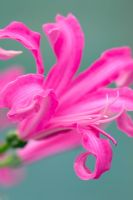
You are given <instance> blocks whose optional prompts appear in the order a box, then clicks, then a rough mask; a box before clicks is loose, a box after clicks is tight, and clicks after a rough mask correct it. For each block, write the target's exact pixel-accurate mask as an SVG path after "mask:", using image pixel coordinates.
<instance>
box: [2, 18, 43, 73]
mask: <svg viewBox="0 0 133 200" xmlns="http://www.w3.org/2000/svg"><path fill="white" fill-rule="evenodd" d="M5 38H10V39H13V40H17V41H18V42H20V43H21V44H23V45H24V47H26V48H27V49H28V50H30V51H31V52H32V54H33V56H34V58H35V60H36V64H37V71H38V73H43V61H42V56H41V53H40V34H39V33H37V32H34V31H32V30H30V29H29V28H28V27H27V26H26V25H25V24H23V23H22V22H15V21H14V22H12V23H11V24H9V25H8V26H6V27H5V28H3V29H1V30H0V39H5Z"/></svg>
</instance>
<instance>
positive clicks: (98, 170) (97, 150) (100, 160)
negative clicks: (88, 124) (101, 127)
mask: <svg viewBox="0 0 133 200" xmlns="http://www.w3.org/2000/svg"><path fill="white" fill-rule="evenodd" d="M83 146H84V148H85V149H86V150H87V152H86V153H82V154H80V155H79V156H78V157H77V159H76V161H75V164H74V170H75V172H76V174H77V176H78V177H79V178H80V179H82V180H90V179H97V178H99V177H100V176H101V175H102V174H103V173H104V172H106V171H108V170H109V169H110V167H111V161H112V149H111V145H110V143H109V141H107V140H105V139H101V138H98V137H97V136H96V135H95V133H93V132H91V131H89V130H88V131H87V130H83ZM89 155H93V156H94V157H95V158H96V163H95V169H94V171H93V172H92V171H91V170H90V169H89V168H88V167H87V166H86V161H87V158H88V156H89Z"/></svg>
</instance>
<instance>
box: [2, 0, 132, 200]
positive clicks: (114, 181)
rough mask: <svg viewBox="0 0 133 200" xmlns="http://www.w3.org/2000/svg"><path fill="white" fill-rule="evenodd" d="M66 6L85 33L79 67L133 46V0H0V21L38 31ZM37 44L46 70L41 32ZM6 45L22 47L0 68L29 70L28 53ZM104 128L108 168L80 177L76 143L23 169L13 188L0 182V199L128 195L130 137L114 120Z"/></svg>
mask: <svg viewBox="0 0 133 200" xmlns="http://www.w3.org/2000/svg"><path fill="white" fill-rule="evenodd" d="M69 12H72V13H73V14H74V15H76V17H77V18H78V19H79V21H80V23H81V25H82V27H83V30H84V33H85V39H86V46H85V50H84V56H83V60H82V66H81V70H83V69H85V68H86V67H87V66H88V65H89V64H90V63H91V62H92V61H93V60H94V59H96V58H97V57H98V56H99V55H100V54H101V53H102V52H103V51H104V50H105V49H107V48H111V47H115V46H122V45H129V46H130V47H132V48H133V0H82V1H80V0H71V1H70V0H53V1H50V0H49V1H46V0H11V1H10V0H8V1H7V0H0V27H1V28H2V27H3V26H5V25H7V24H8V23H9V22H11V21H13V20H19V21H23V22H24V23H26V24H27V25H28V26H29V27H30V28H32V29H33V30H36V31H38V32H41V33H42V30H41V26H42V24H43V23H46V22H49V21H51V22H53V20H54V17H55V15H56V14H57V13H61V14H63V15H66V14H67V13H69ZM42 36H43V38H42V42H41V48H42V52H43V57H44V60H45V66H46V71H48V69H49V68H50V66H51V65H52V64H53V63H54V60H55V58H54V56H53V54H52V51H51V49H50V47H49V45H48V42H47V40H46V38H45V36H44V35H43V33H42ZM0 46H2V47H5V48H7V49H10V48H14V49H21V50H24V53H23V55H21V56H19V57H17V58H15V59H12V60H11V61H8V62H1V64H0V67H1V69H3V68H5V67H7V66H9V65H12V64H18V65H19V64H20V65H22V66H24V67H25V69H26V72H29V71H30V72H34V71H35V64H34V60H33V58H32V56H31V55H30V53H29V52H28V51H27V50H25V49H23V48H22V46H21V45H20V44H18V43H16V42H14V41H9V40H8V41H7V40H6V41H0ZM108 131H110V133H112V135H114V136H115V138H116V139H117V140H118V146H117V147H116V148H115V147H113V149H114V157H113V163H112V168H111V170H110V172H109V173H106V174H104V175H103V176H102V177H101V178H100V179H99V180H97V181H80V180H79V179H78V178H77V177H76V175H75V174H74V171H73V162H74V159H75V156H76V155H77V154H78V153H79V151H81V149H76V150H73V151H70V152H67V153H64V154H61V155H57V156H55V157H50V158H47V159H45V160H42V161H40V162H38V163H36V164H34V165H32V166H30V167H28V169H27V173H26V178H25V179H24V181H23V182H22V183H20V184H18V185H17V186H15V187H13V188H8V189H6V188H0V200H24V199H25V200H37V199H41V200H42V199H44V200H53V199H55V200H89V199H90V200H107V199H108V200H112V199H121V200H125V199H127V200H132V199H133V139H130V138H128V137H126V136H125V135H124V134H122V133H120V132H119V131H118V130H117V129H116V128H115V126H114V125H112V126H110V127H109V128H108Z"/></svg>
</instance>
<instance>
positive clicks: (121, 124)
mask: <svg viewBox="0 0 133 200" xmlns="http://www.w3.org/2000/svg"><path fill="white" fill-rule="evenodd" d="M117 125H118V128H119V129H120V130H121V131H122V132H124V133H126V134H127V135H128V136H129V137H133V120H132V118H131V117H130V116H129V115H128V114H127V113H126V112H124V113H123V114H122V115H121V116H120V117H119V118H118V119H117Z"/></svg>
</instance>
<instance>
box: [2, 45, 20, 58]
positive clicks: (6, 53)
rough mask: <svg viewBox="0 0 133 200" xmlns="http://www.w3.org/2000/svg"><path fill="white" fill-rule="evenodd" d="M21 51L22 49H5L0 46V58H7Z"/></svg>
mask: <svg viewBox="0 0 133 200" xmlns="http://www.w3.org/2000/svg"><path fill="white" fill-rule="evenodd" d="M21 53H22V51H13V50H5V49H3V48H0V60H8V59H10V58H13V57H15V56H17V55H19V54H21Z"/></svg>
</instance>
